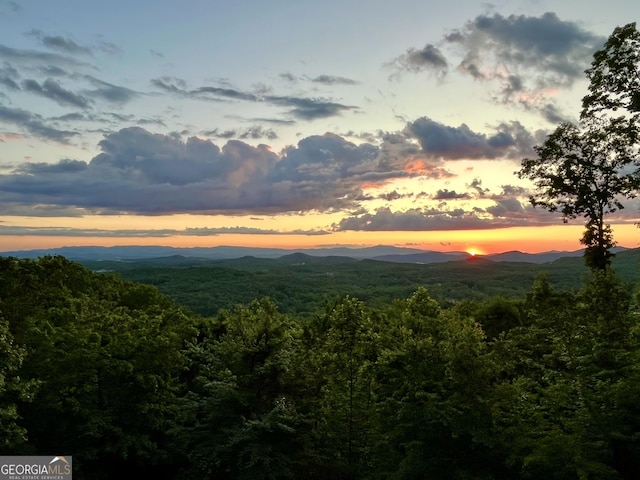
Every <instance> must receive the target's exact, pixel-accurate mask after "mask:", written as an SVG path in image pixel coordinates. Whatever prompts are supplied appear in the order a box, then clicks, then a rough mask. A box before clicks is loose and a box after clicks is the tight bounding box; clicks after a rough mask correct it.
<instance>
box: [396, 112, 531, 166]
mask: <svg viewBox="0 0 640 480" xmlns="http://www.w3.org/2000/svg"><path fill="white" fill-rule="evenodd" d="M405 134H406V135H407V136H410V137H413V138H415V139H416V140H418V142H419V143H420V145H421V147H422V150H423V151H424V153H425V154H427V155H428V156H429V157H431V158H440V159H448V160H458V159H502V158H514V159H520V158H522V155H523V153H527V152H532V148H533V145H535V140H534V137H533V135H531V134H530V133H529V132H528V131H527V130H526V129H525V128H524V127H523V126H522V125H521V124H520V123H519V122H511V123H508V124H507V123H503V124H500V125H498V126H497V127H495V133H493V134H491V135H487V134H484V133H478V132H474V131H472V130H471V129H470V128H469V127H468V126H467V125H465V124H462V125H460V126H458V127H451V126H448V125H444V124H442V123H439V122H436V121H434V120H431V119H430V118H427V117H422V118H419V119H417V120H415V121H414V122H412V123H410V124H408V125H407V127H406V129H405Z"/></svg>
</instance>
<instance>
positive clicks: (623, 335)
mask: <svg viewBox="0 0 640 480" xmlns="http://www.w3.org/2000/svg"><path fill="white" fill-rule="evenodd" d="M476 265H478V264H476ZM581 278H582V280H580V284H579V285H578V286H577V287H576V288H575V289H573V288H572V289H565V288H561V287H554V286H552V285H551V283H550V282H549V281H548V279H547V278H546V277H545V276H544V275H538V276H536V277H535V278H533V280H532V281H531V283H530V284H529V287H528V290H527V292H526V293H525V294H524V295H522V296H519V297H518V296H514V297H513V298H508V299H507V298H504V297H501V296H489V297H486V298H482V299H468V300H464V301H452V302H446V304H445V303H441V302H439V301H438V300H436V299H435V298H434V297H433V296H432V294H431V286H427V287H425V286H424V285H423V286H417V287H416V288H414V289H413V291H412V292H411V293H410V294H408V295H406V296H398V297H396V298H395V300H393V301H388V302H384V303H377V304H375V305H374V303H373V302H372V301H370V300H371V299H372V298H373V297H374V296H375V295H371V297H370V298H367V299H361V298H356V297H354V296H341V297H338V298H335V299H333V300H331V301H329V302H327V304H326V306H325V308H324V309H323V310H320V311H317V312H315V313H312V314H305V315H298V314H294V313H283V312H282V311H281V309H280V308H279V305H278V303H277V302H276V301H274V300H271V299H269V298H259V297H256V298H254V299H252V300H251V301H249V302H247V303H246V304H245V305H238V306H234V307H231V308H228V309H222V310H220V311H219V312H218V313H217V314H216V315H211V316H208V315H207V316H204V315H199V314H196V313H193V312H192V311H191V310H189V309H186V308H185V307H182V306H179V305H178V304H177V303H175V302H174V301H172V300H170V299H169V298H168V297H166V296H164V295H163V294H161V293H160V292H159V291H158V290H157V289H156V288H155V287H153V286H149V285H144V284H140V283H134V282H132V281H129V280H123V279H122V278H121V277H120V276H119V275H116V274H113V273H96V272H93V271H91V270H89V269H87V268H85V267H83V266H81V265H79V264H77V263H73V262H70V261H68V260H66V259H65V258H63V257H43V258H41V259H38V260H19V259H16V258H1V257H0V357H1V358H2V359H1V361H0V368H1V371H0V442H2V451H3V452H4V454H41V455H44V454H51V453H52V452H56V453H59V452H63V453H65V454H69V455H73V460H74V470H75V471H74V477H75V478H78V479H92V480H93V479H111V478H122V476H123V472H126V475H127V476H131V477H133V478H142V477H149V478H158V479H195V478H197V479H251V480H254V479H281V478H282V479H284V478H304V479H327V478H331V479H391V478H393V479H416V478H430V479H539V478H545V479H546V478H548V479H578V478H610V479H615V478H620V479H627V478H628V479H631V478H636V477H637V472H638V471H639V469H640V439H639V438H638V433H637V432H638V431H639V428H640V407H639V405H640V402H639V400H640V344H639V343H638V340H639V338H638V334H639V333H640V330H639V327H638V314H639V312H638V310H637V308H636V302H635V301H634V291H633V288H632V287H631V286H628V284H627V282H624V281H622V280H621V279H620V278H619V277H618V276H617V274H615V273H614V271H612V270H610V269H608V268H607V269H603V270H593V271H591V272H590V273H585V274H584V275H582V277H581ZM293 281H295V279H293ZM246 287H247V288H249V287H250V285H248V284H247V286H246ZM203 295H204V294H203Z"/></svg>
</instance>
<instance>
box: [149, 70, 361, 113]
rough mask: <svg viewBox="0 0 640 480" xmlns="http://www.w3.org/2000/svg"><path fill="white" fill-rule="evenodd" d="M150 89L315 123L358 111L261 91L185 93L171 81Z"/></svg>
mask: <svg viewBox="0 0 640 480" xmlns="http://www.w3.org/2000/svg"><path fill="white" fill-rule="evenodd" d="M151 83H152V85H154V86H155V87H157V88H159V89H160V90H163V91H164V92H166V93H170V94H174V95H180V96H184V97H188V98H198V99H205V100H217V101H220V100H223V99H224V100H239V101H245V102H253V103H266V104H271V105H275V106H279V107H286V108H288V111H287V112H288V113H289V115H291V116H293V117H295V118H297V119H300V120H315V119H319V118H328V117H333V116H336V115H340V114H341V113H342V112H344V111H349V110H356V109H357V107H355V106H350V105H344V104H341V103H337V102H333V101H331V100H329V99H323V98H308V97H296V96H278V95H265V94H264V93H263V92H264V91H265V90H266V89H264V88H261V89H260V92H259V93H255V92H243V91H241V90H237V89H235V88H228V87H224V88H222V87H199V88H196V89H193V90H189V89H187V86H186V83H185V82H184V81H181V80H180V79H175V78H172V77H161V78H155V79H152V80H151Z"/></svg>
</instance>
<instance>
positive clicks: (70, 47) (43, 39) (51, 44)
mask: <svg viewBox="0 0 640 480" xmlns="http://www.w3.org/2000/svg"><path fill="white" fill-rule="evenodd" d="M30 35H32V36H34V37H36V38H37V39H38V40H39V41H40V43H41V44H42V45H43V46H44V47H46V48H49V49H52V50H57V51H59V52H62V53H67V54H70V55H91V54H92V52H91V49H90V48H89V47H85V46H83V45H79V44H78V43H76V42H75V41H73V40H71V39H70V38H65V37H62V36H60V35H45V34H44V33H43V32H42V31H41V30H32V31H31V32H30Z"/></svg>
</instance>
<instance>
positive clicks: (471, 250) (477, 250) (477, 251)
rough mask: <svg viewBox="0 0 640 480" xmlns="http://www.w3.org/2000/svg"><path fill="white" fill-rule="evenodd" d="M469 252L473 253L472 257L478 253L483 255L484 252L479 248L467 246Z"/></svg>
mask: <svg viewBox="0 0 640 480" xmlns="http://www.w3.org/2000/svg"><path fill="white" fill-rule="evenodd" d="M467 253H468V254H469V255H471V256H472V257H475V256H477V255H482V252H481V251H480V250H479V249H477V248H473V247H472V248H467Z"/></svg>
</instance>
